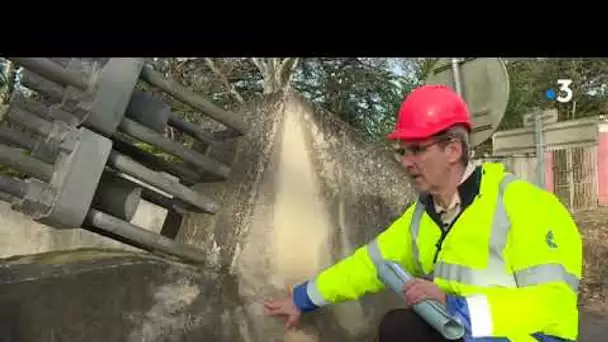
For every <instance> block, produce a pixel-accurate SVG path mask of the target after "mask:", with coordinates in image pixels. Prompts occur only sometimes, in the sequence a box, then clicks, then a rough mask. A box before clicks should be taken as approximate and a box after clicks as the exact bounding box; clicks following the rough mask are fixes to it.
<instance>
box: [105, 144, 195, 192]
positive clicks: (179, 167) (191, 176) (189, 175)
mask: <svg viewBox="0 0 608 342" xmlns="http://www.w3.org/2000/svg"><path fill="white" fill-rule="evenodd" d="M113 141H114V146H112V147H113V148H114V149H115V150H116V151H118V152H120V153H122V154H126V155H127V156H129V157H131V158H133V159H134V160H136V161H137V162H139V163H141V164H143V165H145V166H146V167H149V168H151V169H154V170H158V171H164V172H167V173H170V174H172V175H175V176H177V177H179V178H180V180H182V183H185V184H194V183H196V182H198V181H199V180H200V179H201V176H200V175H199V174H198V173H196V172H195V171H194V170H192V169H191V168H188V167H186V166H184V165H183V164H169V163H167V162H166V161H164V160H162V159H161V158H159V157H157V156H155V155H153V154H150V153H147V152H145V151H143V150H141V149H139V148H138V147H136V146H133V145H131V144H129V143H128V142H126V141H124V140H123V139H122V138H120V137H118V136H115V137H114V139H113Z"/></svg>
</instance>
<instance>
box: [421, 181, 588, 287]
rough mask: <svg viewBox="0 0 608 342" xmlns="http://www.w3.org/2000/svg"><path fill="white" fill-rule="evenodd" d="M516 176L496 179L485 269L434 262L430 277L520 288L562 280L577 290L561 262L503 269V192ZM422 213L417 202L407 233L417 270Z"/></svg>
mask: <svg viewBox="0 0 608 342" xmlns="http://www.w3.org/2000/svg"><path fill="white" fill-rule="evenodd" d="M516 179H517V178H516V177H515V176H514V175H512V174H507V175H506V176H505V177H504V178H503V179H502V181H501V182H500V188H499V193H498V198H497V203H496V207H495V212H494V217H493V219H492V231H491V235H490V244H489V248H490V250H489V260H488V264H487V266H486V268H485V269H473V268H470V267H465V266H461V265H454V264H449V263H446V262H438V263H437V264H436V265H435V268H434V271H433V274H432V276H433V277H440V278H443V279H446V280H450V281H457V282H459V283H463V284H468V285H474V286H481V287H489V286H501V287H522V286H530V285H536V284H541V283H547V282H560V281H561V282H565V283H567V284H568V285H569V286H570V287H571V288H572V290H573V291H575V292H576V291H577V290H578V282H579V281H578V279H577V277H576V276H574V275H572V274H570V273H568V272H567V271H566V270H565V268H564V267H563V266H562V265H557V264H546V265H538V266H534V267H530V268H527V269H524V270H520V271H518V272H516V273H515V274H513V273H512V272H510V271H509V270H508V269H507V266H506V264H505V260H504V258H503V251H504V249H505V247H506V245H507V238H508V236H509V230H510V228H511V223H510V222H509V218H508V216H507V212H506V208H505V205H504V202H503V197H504V191H505V189H506V187H507V186H508V185H509V184H510V183H511V182H512V181H514V180H516ZM423 215H424V206H423V205H422V204H421V203H420V202H418V203H417V204H416V210H415V211H414V214H413V216H412V221H411V226H410V232H411V234H412V243H413V246H414V248H413V251H412V253H413V257H414V259H415V260H416V263H417V264H418V266H419V268H420V270H421V271H422V270H423V269H422V263H421V261H420V255H419V250H418V238H419V236H418V233H419V230H420V221H421V220H422V216H423Z"/></svg>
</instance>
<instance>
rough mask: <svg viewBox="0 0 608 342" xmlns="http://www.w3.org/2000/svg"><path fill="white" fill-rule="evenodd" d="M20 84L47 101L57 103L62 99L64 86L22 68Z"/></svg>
mask: <svg viewBox="0 0 608 342" xmlns="http://www.w3.org/2000/svg"><path fill="white" fill-rule="evenodd" d="M21 85H23V86H25V87H27V88H30V89H31V90H33V91H35V92H37V93H38V94H40V95H41V96H42V97H43V98H45V99H46V100H47V101H49V102H55V103H59V102H61V101H62V100H63V96H64V93H65V87H63V86H61V85H59V84H57V83H55V82H51V81H49V80H47V79H46V78H44V77H41V76H40V75H37V74H35V73H33V72H32V71H29V70H23V73H22V74H21Z"/></svg>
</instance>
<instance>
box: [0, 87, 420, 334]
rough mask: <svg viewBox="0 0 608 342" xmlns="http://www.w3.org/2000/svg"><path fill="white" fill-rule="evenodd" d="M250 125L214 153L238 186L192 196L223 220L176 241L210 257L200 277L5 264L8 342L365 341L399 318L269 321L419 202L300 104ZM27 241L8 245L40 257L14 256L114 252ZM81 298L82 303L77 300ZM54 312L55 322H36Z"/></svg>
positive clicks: (47, 239) (332, 314) (81, 241)
mask: <svg viewBox="0 0 608 342" xmlns="http://www.w3.org/2000/svg"><path fill="white" fill-rule="evenodd" d="M284 100H285V101H284ZM245 115H247V117H248V118H249V121H250V122H251V125H252V129H251V132H250V133H249V134H248V135H247V136H246V137H242V138H239V139H238V140H237V141H235V144H233V145H232V146H230V147H229V148H227V149H226V150H225V151H215V153H216V154H217V156H218V157H219V158H221V159H223V160H230V161H233V162H234V164H233V174H232V179H231V180H230V181H229V182H225V183H218V184H212V183H205V184H199V185H197V187H198V188H199V190H200V191H202V192H204V193H206V194H209V195H211V196H213V197H215V198H217V199H218V200H219V201H220V202H221V204H222V206H223V207H222V210H221V211H220V212H219V213H218V214H217V215H214V216H210V215H205V214H192V215H189V216H188V217H186V218H185V219H184V223H183V226H182V229H181V231H180V234H179V236H178V239H180V240H182V241H184V242H187V243H189V244H192V245H195V246H199V247H200V248H203V249H204V250H205V251H207V252H208V256H209V264H208V265H204V266H199V267H197V268H194V267H190V266H185V265H179V264H174V263H170V262H166V261H159V260H158V259H155V258H148V257H135V256H124V257H123V256H121V258H119V259H116V258H110V259H109V260H108V259H107V258H108V256H107V255H105V254H103V253H102V254H95V253H93V254H90V253H89V254H86V255H85V256H79V255H81V254H78V253H74V252H73V253H72V254H67V255H65V254H59V257H58V259H57V257H51V259H50V260H55V261H52V262H51V261H49V257H45V256H43V257H42V258H41V259H40V258H39V259H38V261H35V262H34V264H31V262H32V260H29V259H28V258H21V259H17V260H14V261H12V265H13V266H10V263H5V265H7V268H4V269H3V270H2V269H0V271H2V272H4V274H5V276H4V277H2V279H4V285H3V289H2V290H0V294H2V295H0V305H2V306H3V309H4V310H2V311H3V312H8V311H10V310H8V308H11V307H20V308H21V309H20V311H19V312H17V313H15V314H9V313H7V314H6V315H5V316H6V317H4V319H3V321H5V322H8V323H5V326H4V327H3V330H4V331H5V332H6V334H9V335H10V334H12V335H11V336H19V337H20V338H19V339H18V340H20V341H38V340H41V339H43V340H44V339H47V340H55V341H81V340H86V341H101V340H104V341H108V340H112V341H178V340H179V341H190V340H197V341H201V340H206V341H235V342H237V341H238V342H241V341H247V342H272V341H344V340H348V341H369V340H371V337H372V336H373V335H374V334H375V328H376V324H377V321H378V319H379V318H380V317H381V315H382V314H383V313H384V312H385V311H386V310H387V309H388V308H389V307H390V306H398V305H400V300H399V299H398V298H397V297H396V296H395V295H393V294H391V293H389V292H384V293H383V294H379V295H374V296H369V297H366V298H364V299H363V300H361V301H359V302H351V303H344V304H341V305H336V306H333V307H331V308H328V309H324V310H321V311H320V312H318V313H315V314H311V315H307V316H306V318H305V319H304V322H303V326H302V328H301V329H300V330H297V331H291V332H287V333H286V332H285V330H284V328H283V322H282V321H280V320H278V319H274V318H270V317H267V316H265V315H264V313H263V302H264V301H265V300H267V299H270V298H277V297H281V296H284V295H285V294H286V291H287V287H288V286H289V285H294V284H296V283H298V282H300V281H303V280H305V279H307V278H309V277H311V276H313V275H314V274H315V273H317V272H318V271H320V270H322V269H323V268H324V267H327V266H328V265H330V264H332V263H333V262H335V261H337V260H338V259H340V258H341V257H344V256H346V255H348V254H349V253H350V252H352V251H353V250H354V249H355V248H356V247H358V246H360V245H362V244H364V243H366V242H367V241H369V240H370V239H371V238H373V237H374V236H375V235H376V234H377V233H379V232H380V231H381V230H382V229H383V228H384V227H385V226H386V225H387V224H388V223H389V222H390V221H392V220H393V219H394V218H395V217H397V216H398V215H400V214H401V213H402V212H403V210H404V209H405V207H406V205H407V203H408V202H409V201H410V200H412V199H413V197H412V191H411V189H410V188H409V185H408V184H407V182H406V178H405V174H404V171H403V169H402V168H401V166H400V165H399V164H398V162H397V161H396V160H395V159H394V157H393V154H392V153H391V152H390V151H388V150H387V149H384V148H382V147H379V146H376V145H372V144H369V143H366V142H365V141H363V140H362V139H361V138H360V137H359V136H358V135H357V134H356V133H354V132H353V131H352V130H351V129H350V128H348V127H347V126H346V125H345V124H343V123H342V122H340V121H339V120H336V118H335V116H334V115H332V114H330V113H326V112H324V111H322V110H319V109H318V108H313V107H312V106H310V105H309V104H308V103H307V102H306V101H304V100H303V99H302V98H301V97H299V96H298V95H295V94H290V95H289V96H287V97H286V98H285V99H284V98H283V97H279V96H277V97H274V98H268V99H265V100H264V101H261V102H259V103H257V104H256V105H255V108H254V109H252V110H251V111H249V112H248V113H245ZM3 214H4V213H3ZM13 215H19V214H13ZM144 216H145V215H144ZM152 216H153V215H152ZM28 227H29V228H27V229H25V231H26V232H29V233H27V234H26V233H20V234H19V235H18V236H17V237H13V238H11V239H12V241H13V242H16V241H20V242H21V243H26V244H27V243H30V242H29V241H28V239H32V237H34V238H33V239H34V241H38V242H35V243H34V245H36V246H37V247H35V248H34V247H29V249H28V248H24V249H23V250H19V251H18V252H19V253H9V254H21V253H24V252H40V251H45V250H52V249H55V248H56V247H57V245H55V244H53V243H52V242H51V241H53V237H52V236H54V237H59V238H60V239H61V240H62V241H64V242H65V243H67V241H71V242H70V243H69V245H70V248H74V247H77V246H91V245H97V246H116V244H115V243H108V242H107V241H106V240H105V239H103V238H91V237H87V236H86V235H88V234H86V232H81V233H79V234H82V235H85V236H76V237H74V235H70V234H74V233H73V232H72V233H69V232H68V233H65V232H56V231H49V230H48V228H42V227H39V226H37V225H35V224H30V226H28ZM158 229H159V228H158ZM4 230H6V229H5V228H3V229H2V231H4ZM41 230H42V231H44V233H41ZM2 234H4V235H6V236H9V235H8V234H9V233H2ZM58 234H67V236H69V237H68V238H66V237H64V236H61V235H58ZM0 238H2V236H0ZM70 239H71V240H70ZM88 239H93V240H94V241H95V242H94V243H91V241H89V240H88ZM40 241H44V242H40ZM62 246H66V245H62ZM121 248H122V247H121ZM80 253H82V252H80ZM121 255H122V254H121ZM74 259H76V261H74ZM152 259H154V261H150V260H152ZM27 260H29V261H30V263H28V262H27ZM57 260H59V261H57ZM41 263H46V264H48V266H44V267H40V266H39V265H40V264H41ZM66 263H69V264H70V265H71V266H70V265H67V264H66ZM60 270H63V271H60ZM43 271H44V272H43ZM7 272H8V273H7ZM34 274H38V275H39V276H33V275H34ZM58 274H64V275H65V274H70V275H69V276H64V277H57V275H58ZM7 279H8V280H7ZM17 283H23V285H19V286H16V284H17ZM77 289H87V291H82V292H86V293H88V295H84V294H83V293H78V294H76V295H71V294H72V293H74V292H78V290H77ZM43 291H44V295H42V293H43ZM32 293H33V294H35V295H31V294H32ZM68 293H69V294H70V295H69V296H66V294H68ZM7 310H8V311H7ZM51 312H56V313H57V315H56V316H54V317H53V319H51V320H49V321H48V322H46V323H45V322H43V320H42V319H41V318H40V317H46V316H47V315H51ZM87 322H88V323H87ZM15 334H16V335H15ZM19 334H21V335H19ZM45 334H46V335H45ZM49 334H51V335H49Z"/></svg>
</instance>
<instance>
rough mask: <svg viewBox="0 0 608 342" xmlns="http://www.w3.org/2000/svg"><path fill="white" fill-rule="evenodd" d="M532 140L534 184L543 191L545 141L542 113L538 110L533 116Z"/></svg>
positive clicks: (544, 186)
mask: <svg viewBox="0 0 608 342" xmlns="http://www.w3.org/2000/svg"><path fill="white" fill-rule="evenodd" d="M534 140H535V143H536V163H537V165H536V182H537V183H538V184H537V185H538V186H539V187H540V188H542V189H545V188H546V184H545V139H544V133H543V112H542V111H540V110H538V111H537V112H536V113H535V115H534Z"/></svg>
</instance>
